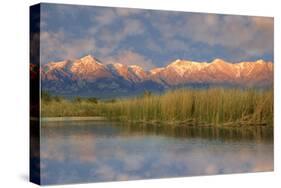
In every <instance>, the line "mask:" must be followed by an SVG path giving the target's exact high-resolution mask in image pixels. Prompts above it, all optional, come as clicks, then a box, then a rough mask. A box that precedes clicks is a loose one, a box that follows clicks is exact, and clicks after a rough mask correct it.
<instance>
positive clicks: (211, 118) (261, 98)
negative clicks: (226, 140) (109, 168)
mask: <svg viewBox="0 0 281 188" xmlns="http://www.w3.org/2000/svg"><path fill="white" fill-rule="evenodd" d="M42 115H43V116H105V117H107V118H108V119H113V120H121V121H144V122H157V121H158V122H159V121H160V122H171V123H173V122H174V123H175V122H190V123H192V124H212V125H221V124H225V123H234V124H235V123H244V124H267V125H272V124H273V91H272V90H266V91H265V90H255V89H243V90H242V89H223V88H212V89H178V90H173V91H167V92H166V93H164V94H161V95H144V96H139V97H134V98H130V99H119V100H115V101H114V102H101V101H99V102H98V103H90V102H87V101H82V102H79V103H75V102H71V101H67V100H63V101H60V102H55V101H53V102H44V101H43V102H42Z"/></svg>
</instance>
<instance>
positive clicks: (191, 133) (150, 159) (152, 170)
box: [40, 122, 273, 184]
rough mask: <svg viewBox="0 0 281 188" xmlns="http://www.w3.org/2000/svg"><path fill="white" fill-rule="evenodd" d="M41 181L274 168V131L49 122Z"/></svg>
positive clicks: (45, 128)
mask: <svg viewBox="0 0 281 188" xmlns="http://www.w3.org/2000/svg"><path fill="white" fill-rule="evenodd" d="M40 155H41V178H42V179H41V183H42V184H65V183H79V182H97V181H119V180H136V179H147V178H164V177H182V176H197V175H210V174H224V173H242V172H258V171H271V170H273V129H272V128H261V127H259V128H257V127H254V128H224V129H223V128H210V127H205V128H204V127H169V126H152V125H124V124H121V123H114V122H56V123H54V122H43V123H42V128H41V153H40Z"/></svg>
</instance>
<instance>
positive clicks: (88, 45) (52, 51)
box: [40, 31, 96, 63]
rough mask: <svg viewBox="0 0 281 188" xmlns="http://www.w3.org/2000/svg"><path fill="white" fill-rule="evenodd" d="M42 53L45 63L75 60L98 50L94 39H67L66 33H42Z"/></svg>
mask: <svg viewBox="0 0 281 188" xmlns="http://www.w3.org/2000/svg"><path fill="white" fill-rule="evenodd" d="M40 44H41V46H40V51H41V60H42V62H43V63H47V62H48V61H52V60H54V59H61V60H65V59H75V58H78V57H79V56H81V55H85V54H88V53H91V52H94V51H95V50H96V47H95V40H94V39H93V38H82V39H80V38H79V39H77V38H66V37H65V34H64V32H62V31H61V32H41V34H40Z"/></svg>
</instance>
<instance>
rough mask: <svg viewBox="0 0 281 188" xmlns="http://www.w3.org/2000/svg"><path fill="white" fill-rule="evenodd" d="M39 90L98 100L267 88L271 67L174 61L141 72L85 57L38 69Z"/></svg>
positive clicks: (268, 64)
mask: <svg viewBox="0 0 281 188" xmlns="http://www.w3.org/2000/svg"><path fill="white" fill-rule="evenodd" d="M41 83H42V88H43V90H47V91H49V92H51V93H54V94H57V95H65V96H77V95H79V96H96V97H99V98H107V97H119V96H129V95H135V94H140V93H142V92H144V91H145V90H149V91H152V92H162V91H164V90H166V89H170V88H175V87H177V88H178V87H210V86H227V87H259V88H264V87H271V86H272V85H273V63H272V62H265V61H263V60H258V61H255V62H240V63H231V62H227V61H224V60H222V59H215V60H213V61H212V62H194V61H187V60H180V59H177V60H175V61H173V62H171V63H170V64H168V65H167V66H166V67H160V68H154V69H151V70H149V71H145V70H144V69H143V68H142V67H140V66H137V65H131V66H127V65H124V64H121V63H114V64H102V63H101V62H100V61H99V60H97V59H96V58H94V57H92V56H90V55H88V56H85V57H82V58H80V59H77V60H74V61H60V62H50V63H47V64H45V65H43V66H42V67H41Z"/></svg>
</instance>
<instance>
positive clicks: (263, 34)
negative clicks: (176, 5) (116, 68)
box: [40, 4, 273, 69]
mask: <svg viewBox="0 0 281 188" xmlns="http://www.w3.org/2000/svg"><path fill="white" fill-rule="evenodd" d="M40 37H41V60H42V63H47V62H50V61H60V60H65V59H76V58H80V57H82V56H84V55H88V54H91V55H93V56H94V57H96V58H98V59H99V60H101V61H102V62H104V63H112V62H119V63H124V64H128V65H129V64H137V65H140V66H142V67H144V68H145V69H150V68H153V67H159V66H165V65H167V64H168V63H169V62H171V61H173V60H175V59H187V60H193V61H207V62H210V61H212V60H213V59H215V58H221V59H224V60H227V61H230V62H239V61H252V60H257V59H264V60H269V61H273V18H269V17H249V16H232V15H217V14H202V13H188V12H175V11H159V10H143V9H127V8H106V7H95V6H77V5H76V6H73V5H59V4H42V6H41V36H40Z"/></svg>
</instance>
